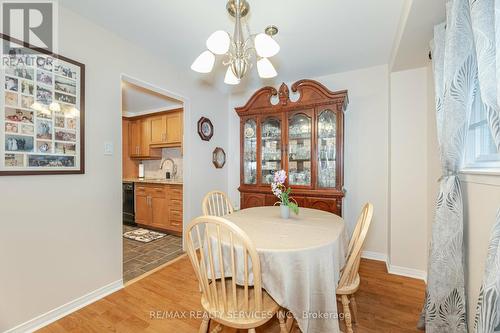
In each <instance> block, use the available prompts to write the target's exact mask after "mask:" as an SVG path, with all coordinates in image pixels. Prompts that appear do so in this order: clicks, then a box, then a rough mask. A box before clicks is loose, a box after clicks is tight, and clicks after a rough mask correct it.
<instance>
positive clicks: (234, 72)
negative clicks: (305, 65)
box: [191, 0, 280, 85]
mask: <svg viewBox="0 0 500 333" xmlns="http://www.w3.org/2000/svg"><path fill="white" fill-rule="evenodd" d="M226 8H227V10H228V12H229V14H231V15H232V16H234V17H235V19H236V22H235V26H234V33H233V35H232V36H231V35H230V34H229V33H227V32H226V31H223V30H218V31H215V32H214V33H212V34H211V35H210V36H209V37H208V39H207V42H206V46H207V49H208V50H206V51H203V52H202V53H201V54H200V55H199V56H198V57H197V58H196V60H195V61H194V62H193V64H192V65H191V69H192V70H193V71H196V72H198V73H210V72H211V71H212V70H213V68H214V64H215V58H216V55H219V56H224V57H225V58H224V60H223V64H224V66H227V70H226V75H225V77H224V82H225V83H226V84H230V85H236V84H239V83H240V81H241V79H242V78H243V77H244V76H245V75H246V74H247V72H248V70H249V68H251V67H252V65H253V60H254V59H255V61H256V63H257V72H258V73H259V76H260V77H261V78H264V79H267V78H272V77H275V76H276V75H278V73H277V72H276V69H275V68H274V66H273V64H272V63H271V61H270V60H269V59H268V58H270V57H273V56H275V55H276V54H278V52H279V51H280V46H279V44H278V43H277V42H276V41H275V40H274V39H273V38H272V36H274V35H275V34H276V33H277V32H278V28H276V27H275V26H269V27H267V28H266V31H265V33H258V34H256V35H251V34H249V36H247V37H245V36H244V33H243V29H242V21H241V19H242V18H243V17H245V16H246V15H247V14H248V11H249V10H250V6H249V4H248V2H247V1H246V0H229V1H228V4H227V6H226Z"/></svg>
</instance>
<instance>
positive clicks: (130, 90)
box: [122, 81, 182, 117]
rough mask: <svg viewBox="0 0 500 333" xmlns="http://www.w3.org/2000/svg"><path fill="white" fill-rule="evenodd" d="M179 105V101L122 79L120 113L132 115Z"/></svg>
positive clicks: (174, 107)
mask: <svg viewBox="0 0 500 333" xmlns="http://www.w3.org/2000/svg"><path fill="white" fill-rule="evenodd" d="M180 107H182V102H181V101H178V100H176V99H173V98H170V97H167V96H165V95H162V94H159V93H157V92H155V91H152V90H149V89H146V88H143V87H141V86H138V85H135V84H133V83H130V82H127V81H122V113H123V114H124V115H125V116H128V117H133V116H138V115H142V114H148V113H154V112H159V111H166V110H172V109H178V108H180Z"/></svg>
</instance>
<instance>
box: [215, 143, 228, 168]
mask: <svg viewBox="0 0 500 333" xmlns="http://www.w3.org/2000/svg"><path fill="white" fill-rule="evenodd" d="M212 163H213V164H214V166H215V167H216V168H217V169H222V168H223V167H224V165H225V164H226V152H225V151H224V149H222V148H221V147H217V148H215V149H214V151H213V153H212Z"/></svg>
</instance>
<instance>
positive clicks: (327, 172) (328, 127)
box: [317, 109, 337, 188]
mask: <svg viewBox="0 0 500 333" xmlns="http://www.w3.org/2000/svg"><path fill="white" fill-rule="evenodd" d="M317 126H318V156H317V158H318V187H321V188H326V187H335V186H336V158H337V140H336V138H337V115H336V114H335V112H333V111H332V110H330V109H326V110H324V111H321V113H320V114H319V116H318V125H317Z"/></svg>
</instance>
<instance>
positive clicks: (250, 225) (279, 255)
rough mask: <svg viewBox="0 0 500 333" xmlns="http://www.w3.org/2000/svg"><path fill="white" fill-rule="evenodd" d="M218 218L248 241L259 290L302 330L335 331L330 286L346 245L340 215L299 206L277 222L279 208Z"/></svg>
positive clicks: (334, 302)
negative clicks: (257, 269)
mask: <svg viewBox="0 0 500 333" xmlns="http://www.w3.org/2000/svg"><path fill="white" fill-rule="evenodd" d="M224 218H226V219H227V220H229V221H231V222H232V223H234V224H236V225H237V226H238V227H239V228H240V229H242V230H243V231H244V232H245V233H246V234H247V235H248V237H249V238H250V239H251V240H252V242H253V244H254V245H255V248H256V250H257V253H258V254H259V259H260V265H261V272H262V287H263V288H264V289H265V290H266V291H267V293H268V294H269V295H270V296H271V297H272V298H273V299H274V300H275V301H276V302H277V303H278V304H279V305H280V306H281V307H283V308H285V309H288V310H289V311H290V313H291V314H293V317H294V318H295V320H296V321H297V324H298V326H299V328H300V330H301V331H302V332H304V333H327V332H328V333H336V332H340V329H339V321H338V318H339V316H338V312H337V298H336V287H337V284H338V281H339V279H340V274H341V269H342V267H343V266H344V264H345V255H346V251H347V245H348V235H347V231H346V227H345V223H344V220H343V219H342V217H340V216H338V215H335V214H332V213H329V212H325V211H321V210H316V209H310V208H300V210H299V213H298V214H297V215H295V214H291V215H290V218H288V219H283V218H281V216H280V207H254V208H247V209H243V210H239V211H236V212H234V213H232V214H228V215H225V216H224Z"/></svg>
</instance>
